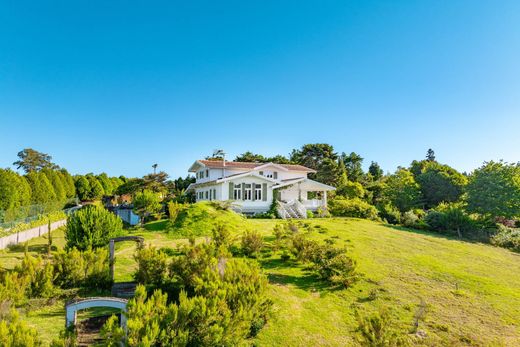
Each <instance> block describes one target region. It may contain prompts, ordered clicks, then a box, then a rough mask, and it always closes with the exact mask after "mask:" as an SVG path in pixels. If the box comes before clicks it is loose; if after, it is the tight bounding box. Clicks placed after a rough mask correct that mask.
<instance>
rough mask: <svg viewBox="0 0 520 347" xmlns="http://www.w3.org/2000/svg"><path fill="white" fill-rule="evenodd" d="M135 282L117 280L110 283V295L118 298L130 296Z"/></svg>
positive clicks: (132, 294) (133, 291) (133, 290)
mask: <svg viewBox="0 0 520 347" xmlns="http://www.w3.org/2000/svg"><path fill="white" fill-rule="evenodd" d="M136 286H137V283H135V282H118V283H114V284H113V285H112V295H113V296H115V297H118V298H132V297H133V296H134V294H135V288H136Z"/></svg>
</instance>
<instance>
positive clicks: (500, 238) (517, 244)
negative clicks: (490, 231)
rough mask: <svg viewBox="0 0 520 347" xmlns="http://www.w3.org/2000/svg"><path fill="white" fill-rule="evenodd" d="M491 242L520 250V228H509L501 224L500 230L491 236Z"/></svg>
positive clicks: (516, 250)
mask: <svg viewBox="0 0 520 347" xmlns="http://www.w3.org/2000/svg"><path fill="white" fill-rule="evenodd" d="M491 243H492V244H493V245H495V246H499V247H504V248H509V249H511V250H513V251H515V252H520V229H515V228H508V227H506V226H504V225H502V224H499V225H498V231H497V232H496V234H495V235H493V236H492V237H491Z"/></svg>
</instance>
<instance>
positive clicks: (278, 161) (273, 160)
mask: <svg viewBox="0 0 520 347" xmlns="http://www.w3.org/2000/svg"><path fill="white" fill-rule="evenodd" d="M267 162H269V163H275V164H292V162H291V161H290V160H289V159H288V158H287V157H285V156H283V155H281V154H277V155H275V156H273V157H269V158H267Z"/></svg>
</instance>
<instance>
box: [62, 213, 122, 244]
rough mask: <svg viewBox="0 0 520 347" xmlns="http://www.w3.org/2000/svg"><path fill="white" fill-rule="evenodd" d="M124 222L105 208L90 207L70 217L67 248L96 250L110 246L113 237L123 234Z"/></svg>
mask: <svg viewBox="0 0 520 347" xmlns="http://www.w3.org/2000/svg"><path fill="white" fill-rule="evenodd" d="M122 230H123V222H122V221H121V219H120V218H119V217H117V216H116V215H115V214H113V213H111V212H109V211H107V210H105V209H104V208H103V207H99V206H95V205H88V206H85V207H83V208H82V209H80V210H79V211H77V212H75V213H73V214H71V215H69V217H68V218H67V228H66V230H65V240H66V242H67V248H68V249H71V248H73V247H76V248H77V249H79V250H82V251H83V250H86V249H94V248H97V247H104V246H107V245H108V241H109V240H110V239H111V238H112V237H116V236H118V235H120V234H121V232H122Z"/></svg>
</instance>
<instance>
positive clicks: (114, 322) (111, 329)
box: [100, 315, 126, 347]
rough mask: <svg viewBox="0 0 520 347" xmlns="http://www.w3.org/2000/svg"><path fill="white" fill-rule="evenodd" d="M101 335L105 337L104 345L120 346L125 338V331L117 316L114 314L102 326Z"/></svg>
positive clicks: (108, 346)
mask: <svg viewBox="0 0 520 347" xmlns="http://www.w3.org/2000/svg"><path fill="white" fill-rule="evenodd" d="M100 335H101V337H102V338H103V340H104V341H103V346H106V347H120V346H121V341H123V340H124V339H125V335H126V334H125V331H124V329H123V328H122V327H121V326H120V325H119V319H118V318H117V316H115V315H112V316H110V318H108V320H107V321H106V322H105V324H104V325H103V327H102V328H101V331H100Z"/></svg>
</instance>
